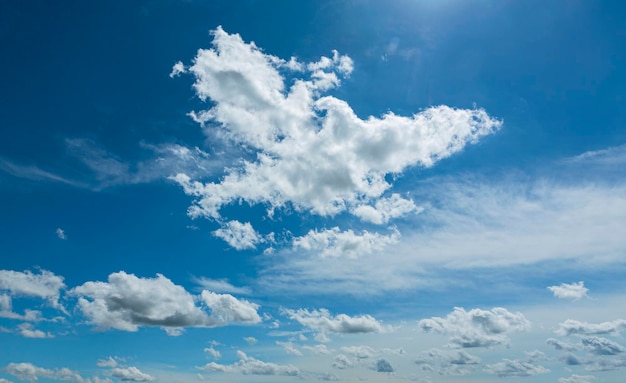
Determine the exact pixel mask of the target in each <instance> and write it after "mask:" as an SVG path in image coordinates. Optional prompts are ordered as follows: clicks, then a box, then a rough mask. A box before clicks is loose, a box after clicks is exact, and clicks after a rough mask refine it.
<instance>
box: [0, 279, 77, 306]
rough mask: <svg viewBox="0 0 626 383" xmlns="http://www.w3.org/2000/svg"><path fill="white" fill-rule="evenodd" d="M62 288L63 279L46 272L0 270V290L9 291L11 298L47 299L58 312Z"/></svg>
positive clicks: (63, 286) (63, 285)
mask: <svg viewBox="0 0 626 383" xmlns="http://www.w3.org/2000/svg"><path fill="white" fill-rule="evenodd" d="M64 288H65V283H63V277H61V276H58V275H55V274H54V273H52V272H50V271H47V270H40V271H39V274H34V273H33V272H31V271H29V270H26V271H24V272H20V271H13V270H0V290H6V291H9V292H10V293H11V295H13V296H27V297H37V298H41V299H47V300H48V302H49V303H50V305H51V306H52V307H54V308H57V309H60V310H63V307H62V306H61V305H60V304H59V296H60V291H61V289H64ZM5 304H6V302H5Z"/></svg>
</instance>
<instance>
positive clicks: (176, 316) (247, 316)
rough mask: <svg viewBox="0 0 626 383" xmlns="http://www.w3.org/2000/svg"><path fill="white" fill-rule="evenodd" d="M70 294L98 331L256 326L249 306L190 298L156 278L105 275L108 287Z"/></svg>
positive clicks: (223, 298)
mask: <svg viewBox="0 0 626 383" xmlns="http://www.w3.org/2000/svg"><path fill="white" fill-rule="evenodd" d="M71 293H72V294H73V295H76V296H78V297H79V298H78V308H80V310H81V311H82V313H83V315H85V316H86V317H87V318H88V319H89V321H90V322H91V323H92V324H94V325H96V326H98V327H99V328H101V329H108V328H115V329H118V330H124V331H137V330H138V328H139V326H159V327H162V328H163V329H164V330H166V331H167V332H168V334H169V335H179V334H180V333H181V331H182V329H183V328H184V327H215V326H223V325H227V324H231V323H235V322H244V323H256V322H258V321H260V317H259V316H258V314H257V313H256V308H257V307H258V306H257V305H255V304H253V303H250V302H247V301H245V300H244V301H238V300H237V299H236V298H235V297H233V296H232V295H229V294H224V295H222V294H216V293H212V292H209V291H206V290H205V291H203V292H202V294H201V296H200V297H194V296H193V295H191V294H190V293H188V292H187V291H186V290H185V289H184V288H183V287H182V286H178V285H175V284H174V283H172V281H170V280H169V279H167V278H166V277H164V276H163V275H161V274H157V276H156V278H138V277H136V276H135V275H133V274H127V273H125V272H123V271H120V272H118V273H113V274H111V275H109V279H108V282H86V283H84V284H83V285H81V286H78V287H75V288H74V289H72V290H71ZM198 299H201V300H202V301H203V302H204V303H205V304H206V305H207V306H208V307H209V308H210V309H211V311H212V315H211V316H209V315H207V313H206V312H205V311H203V310H202V308H201V307H198V306H196V303H195V302H196V300H198Z"/></svg>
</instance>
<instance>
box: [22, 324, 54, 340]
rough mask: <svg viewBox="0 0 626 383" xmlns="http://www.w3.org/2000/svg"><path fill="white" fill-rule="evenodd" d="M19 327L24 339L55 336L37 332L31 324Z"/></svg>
mask: <svg viewBox="0 0 626 383" xmlns="http://www.w3.org/2000/svg"><path fill="white" fill-rule="evenodd" d="M17 327H18V329H19V333H20V335H21V336H23V337H24V338H39V339H45V338H54V335H52V334H51V333H49V332H43V331H41V330H37V329H35V328H34V327H33V325H32V324H30V323H22V324H20V325H19V326H17Z"/></svg>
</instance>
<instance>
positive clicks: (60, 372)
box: [5, 363, 85, 383]
mask: <svg viewBox="0 0 626 383" xmlns="http://www.w3.org/2000/svg"><path fill="white" fill-rule="evenodd" d="M5 371H6V372H7V373H9V374H11V375H13V376H15V377H17V378H18V379H20V380H27V381H29V382H35V381H37V380H39V378H49V379H52V380H62V381H68V382H77V383H82V382H84V381H85V379H83V378H82V377H81V376H80V374H79V373H77V372H76V371H72V370H70V369H68V368H65V367H64V368H61V369H56V370H50V369H47V368H42V367H38V366H35V365H33V364H32V363H9V364H8V365H7V366H6V367H5Z"/></svg>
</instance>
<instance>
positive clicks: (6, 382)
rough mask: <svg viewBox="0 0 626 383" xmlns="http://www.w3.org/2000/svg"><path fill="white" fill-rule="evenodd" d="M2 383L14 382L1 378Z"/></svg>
mask: <svg viewBox="0 0 626 383" xmlns="http://www.w3.org/2000/svg"><path fill="white" fill-rule="evenodd" d="M0 383H13V382H12V381H10V380H7V379H4V378H0Z"/></svg>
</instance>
